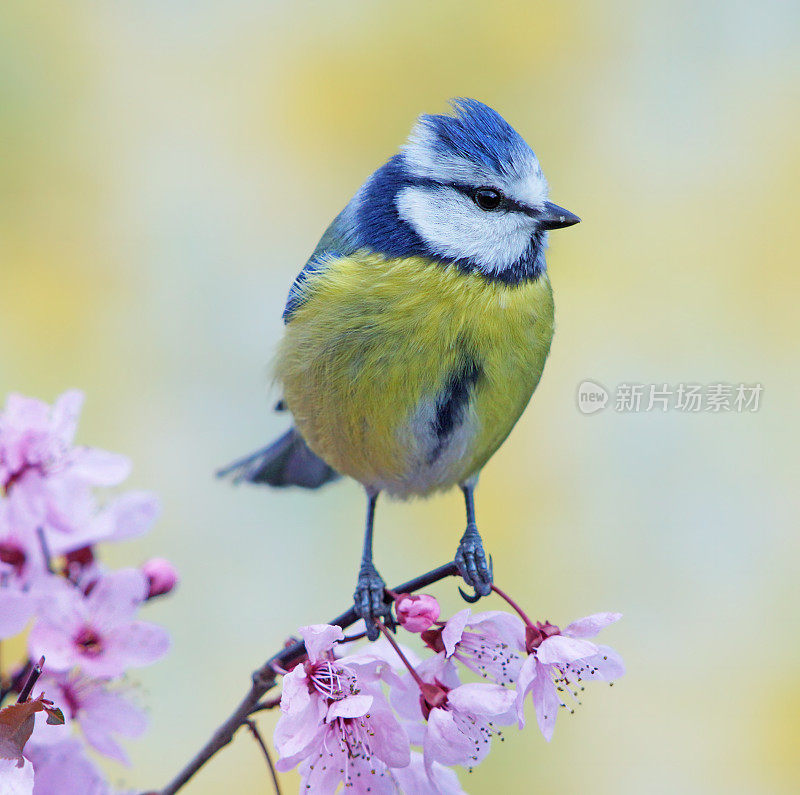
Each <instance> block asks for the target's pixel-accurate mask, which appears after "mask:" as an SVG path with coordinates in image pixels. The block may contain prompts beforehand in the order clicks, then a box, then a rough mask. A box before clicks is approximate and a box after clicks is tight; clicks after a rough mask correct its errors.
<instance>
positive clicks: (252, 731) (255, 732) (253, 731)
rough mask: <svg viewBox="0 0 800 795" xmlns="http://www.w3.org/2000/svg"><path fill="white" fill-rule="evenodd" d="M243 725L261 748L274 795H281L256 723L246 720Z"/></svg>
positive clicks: (270, 758) (270, 760) (273, 768)
mask: <svg viewBox="0 0 800 795" xmlns="http://www.w3.org/2000/svg"><path fill="white" fill-rule="evenodd" d="M245 725H246V726H247V728H248V729H250V734H252V735H253V737H254V738H255V741H256V742H257V743H258V744H259V746H260V747H261V751H262V752H263V754H264V759H266V760H267V767H268V768H269V772H270V774H271V775H272V783H273V784H274V785H275V795H281V785H280V784H279V783H278V774H277V773H276V772H275V765H273V764H272V757H271V756H270V755H269V748H267V744H266V743H265V742H264V738H263V737H262V736H261V732H259V730H258V726H256V722H255V721H254V720H250V719H248V721H247V723H246V724H245Z"/></svg>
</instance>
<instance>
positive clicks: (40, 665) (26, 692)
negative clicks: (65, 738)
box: [17, 657, 63, 722]
mask: <svg viewBox="0 0 800 795" xmlns="http://www.w3.org/2000/svg"><path fill="white" fill-rule="evenodd" d="M43 669H44V657H40V658H39V662H37V663H36V665H34V666H33V670H32V671H31V672H30V674H29V675H28V681H27V682H25V684H24V685H23V686H22V690H20V691H19V698H18V699H17V704H22V703H24V702H25V701H27V700H28V697H29V696H30V694H31V691H32V690H33V686H34V685H35V684H36V681H37V680H38V679H39V677H40V676H41V675H42V670H43ZM62 722H63V721H62Z"/></svg>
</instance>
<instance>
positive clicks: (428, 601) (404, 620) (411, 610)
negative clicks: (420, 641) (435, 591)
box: [394, 593, 439, 632]
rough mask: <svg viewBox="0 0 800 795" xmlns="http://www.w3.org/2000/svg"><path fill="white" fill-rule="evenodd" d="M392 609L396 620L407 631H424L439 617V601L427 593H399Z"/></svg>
mask: <svg viewBox="0 0 800 795" xmlns="http://www.w3.org/2000/svg"><path fill="white" fill-rule="evenodd" d="M394 609H395V612H396V613H397V620H398V622H399V623H400V625H401V626H403V627H405V628H406V629H407V630H408V631H409V632H424V631H425V630H426V629H428V628H430V627H431V625H432V624H433V623H434V622H435V621H436V620H437V619H438V618H439V603H438V602H437V601H436V599H435V598H434V597H433V596H429V595H428V594H407V593H404V594H400V595H399V596H398V597H397V599H396V601H395V603H394Z"/></svg>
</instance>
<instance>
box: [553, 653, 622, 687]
mask: <svg viewBox="0 0 800 795" xmlns="http://www.w3.org/2000/svg"><path fill="white" fill-rule="evenodd" d="M597 650H598V651H597V654H594V655H592V656H591V657H586V658H585V659H582V660H577V661H576V662H574V663H570V664H569V665H567V666H566V668H565V670H566V671H568V672H569V674H570V678H573V676H574V677H575V678H577V679H581V680H586V681H591V680H593V679H602V680H605V681H611V680H613V679H618V678H619V677H620V676H622V675H623V674H624V673H625V663H624V662H623V661H622V657H620V656H619V654H617V652H616V651H614V649H612V648H611V647H610V646H601V645H598V647H597Z"/></svg>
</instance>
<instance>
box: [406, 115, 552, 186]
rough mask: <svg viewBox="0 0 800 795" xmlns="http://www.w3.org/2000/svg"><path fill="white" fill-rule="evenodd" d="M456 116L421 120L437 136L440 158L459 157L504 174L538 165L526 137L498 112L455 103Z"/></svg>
mask: <svg viewBox="0 0 800 795" xmlns="http://www.w3.org/2000/svg"><path fill="white" fill-rule="evenodd" d="M450 104H451V105H452V107H453V110H454V112H455V115H454V116H443V115H439V114H435V115H424V116H420V118H419V121H420V124H422V125H423V126H424V127H425V128H426V129H427V130H429V131H430V132H432V133H433V136H434V139H433V141H432V144H433V147H434V149H435V151H436V153H437V154H439V155H443V156H445V157H448V156H449V157H457V158H462V159H465V160H468V161H469V162H471V163H476V164H480V165H484V166H487V167H489V168H491V169H492V170H494V171H496V172H498V173H503V172H508V171H509V169H510V168H512V167H513V166H512V164H515V163H519V162H520V161H523V162H530V161H531V160H533V162H536V158H535V155H534V154H533V150H532V149H531V148H530V147H529V146H528V144H527V143H525V140H524V139H523V138H522V136H521V135H520V134H519V133H518V132H517V131H516V130H515V129H514V128H513V127H512V126H511V125H510V124H509V123H508V122H507V121H506V120H505V119H504V118H503V117H502V116H501V115H500V114H499V113H498V112H497V111H495V110H492V109H491V108H490V107H489V106H488V105H484V104H483V103H482V102H478V100H476V99H454V100H451V103H450Z"/></svg>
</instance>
